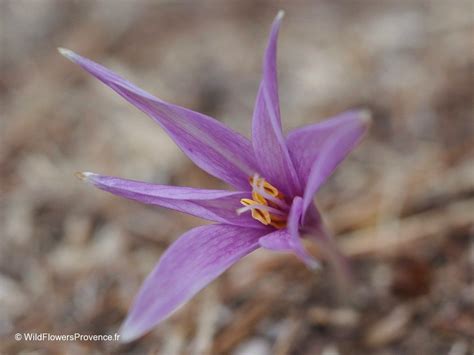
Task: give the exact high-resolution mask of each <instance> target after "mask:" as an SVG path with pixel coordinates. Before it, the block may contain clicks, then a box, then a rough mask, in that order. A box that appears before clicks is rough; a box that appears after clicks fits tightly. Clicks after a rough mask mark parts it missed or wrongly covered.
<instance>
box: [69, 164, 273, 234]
mask: <svg viewBox="0 0 474 355" xmlns="http://www.w3.org/2000/svg"><path fill="white" fill-rule="evenodd" d="M78 176H79V177H80V178H81V179H83V180H85V181H87V182H90V183H91V184H93V185H94V186H96V187H97V188H99V189H101V190H104V191H107V192H110V193H113V194H114V195H117V196H121V197H125V198H128V199H131V200H136V201H139V202H142V203H146V204H150V205H157V206H161V207H166V208H171V209H173V210H176V211H180V212H185V213H188V214H191V215H193V216H197V217H200V218H204V219H207V220H210V221H214V222H219V223H226V224H232V225H238V226H244V227H248V228H258V229H262V228H265V226H264V225H263V224H261V223H259V222H257V221H256V220H254V219H253V218H251V217H250V215H248V214H244V215H240V216H239V215H238V214H237V212H236V211H237V209H238V208H240V207H242V205H241V204H240V200H241V199H242V198H248V197H249V196H250V193H249V192H232V191H223V190H203V189H195V188H191V187H178V186H167V185H156V184H150V183H146V182H140V181H135V180H128V179H121V178H118V177H113V176H104V175H99V174H94V173H88V172H84V173H78Z"/></svg>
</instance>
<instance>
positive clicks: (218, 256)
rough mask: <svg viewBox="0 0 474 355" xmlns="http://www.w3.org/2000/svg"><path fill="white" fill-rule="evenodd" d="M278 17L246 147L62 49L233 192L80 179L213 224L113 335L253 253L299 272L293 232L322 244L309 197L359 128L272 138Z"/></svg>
mask: <svg viewBox="0 0 474 355" xmlns="http://www.w3.org/2000/svg"><path fill="white" fill-rule="evenodd" d="M282 17H283V12H280V13H279V14H278V15H277V17H276V18H275V21H274V23H273V25H272V29H271V33H270V39H269V43H268V47H267V49H266V52H265V57H264V63H263V77H262V80H261V82H260V87H259V89H258V94H257V100H256V104H255V110H254V114H253V122H252V140H248V139H247V138H245V137H243V136H242V135H240V134H239V133H237V132H234V131H233V130H231V129H229V128H228V127H226V126H225V125H223V124H222V123H220V122H219V121H217V120H215V119H213V118H211V117H208V116H206V115H203V114H200V113H197V112H193V111H191V110H188V109H185V108H182V107H179V106H176V105H173V104H170V103H167V102H164V101H162V100H160V99H158V98H156V97H154V96H152V95H151V94H149V93H147V92H145V91H143V90H141V89H139V88H138V87H136V86H135V85H133V84H131V83H130V82H128V81H126V80H125V79H123V78H121V77H120V76H118V75H117V74H115V73H113V72H112V71H110V70H108V69H106V68H104V67H102V66H101V65H99V64H97V63H94V62H92V61H91V60H89V59H86V58H83V57H81V56H79V55H77V54H75V53H73V52H72V51H69V50H66V49H59V51H60V52H61V54H63V55H64V56H65V57H66V58H68V59H70V60H71V61H73V62H74V63H77V64H79V65H80V66H81V67H82V68H83V69H85V70H86V71H87V72H89V73H90V74H92V75H93V76H95V77H96V78H97V79H99V80H100V81H102V82H103V83H104V84H106V85H107V86H109V87H110V88H112V89H113V90H114V91H116V92H117V93H118V94H119V95H120V96H122V97H123V98H125V99H126V100H127V101H128V102H130V103H131V104H133V105H134V106H136V107H137V108H138V109H140V110H141V111H143V112H145V113H146V114H147V115H148V116H150V117H151V118H152V119H153V120H155V121H156V122H157V123H158V124H159V125H160V126H161V127H162V128H163V129H164V130H165V131H166V132H167V133H168V134H169V135H170V136H171V138H172V139H173V140H174V141H175V142H176V144H177V145H178V146H179V147H180V148H181V149H182V150H183V151H184V153H185V154H186V155H187V156H188V157H189V158H190V159H191V160H192V161H193V162H194V163H196V164H197V165H198V166H199V167H200V168H201V169H203V170H205V171H207V172H208V173H209V174H211V175H213V176H215V177H217V178H219V179H221V180H223V181H225V182H226V183H228V184H229V185H231V186H233V187H234V188H235V189H236V191H222V190H202V189H195V188H190V187H175V186H165V185H154V184H149V183H144V182H139V181H134V180H127V179H121V178H117V177H111V176H103V175H99V174H94V173H80V174H79V176H80V177H81V178H82V179H84V180H85V181H87V182H89V183H91V184H93V185H94V186H96V187H98V188H99V189H102V190H105V191H108V192H111V193H113V194H116V195H119V196H123V197H126V198H129V199H133V200H137V201H140V202H143V203H147V204H151V205H157V206H162V207H167V208H172V209H174V210H177V211H181V212H185V213H189V214H191V215H194V216H198V217H201V218H204V219H207V220H210V221H213V222H216V223H215V224H210V225H204V226H201V227H197V228H194V229H192V230H190V231H188V232H187V233H185V234H184V235H182V236H181V237H180V238H179V239H178V240H177V241H176V242H175V243H174V244H173V245H171V247H169V249H168V250H167V251H166V252H165V253H164V254H163V255H162V257H161V259H160V261H159V262H158V265H157V266H156V267H155V269H154V270H153V271H152V272H151V274H150V275H149V276H148V277H147V279H146V280H145V282H144V284H143V286H142V288H141V290H140V292H139V293H138V296H137V297H136V299H135V302H134V305H133V307H132V310H131V312H130V313H129V315H128V317H127V319H126V320H125V322H124V324H123V326H122V329H121V334H122V340H123V341H131V340H134V339H136V338H138V337H140V336H141V335H143V334H144V333H146V332H147V331H149V330H150V329H151V328H152V327H154V326H155V325H157V324H158V323H159V322H161V321H163V320H164V319H166V318H168V317H169V316H170V315H171V314H172V313H173V312H174V311H175V310H176V309H177V308H178V307H180V306H181V305H183V304H184V303H185V302H187V301H188V300H189V299H190V298H192V297H193V296H194V295H195V294H196V293H197V292H199V291H200V290H201V289H202V288H203V287H205V286H206V285H207V284H208V283H210V282H211V281H212V280H214V279H215V278H217V277H218V276H219V275H220V274H222V273H223V272H224V271H225V270H226V269H227V268H228V267H230V266H231V265H232V264H234V263H235V262H237V261H238V260H239V259H241V258H242V257H243V256H245V255H247V254H249V253H251V252H252V251H254V250H256V249H258V248H260V247H263V248H266V249H271V250H277V251H288V252H292V253H294V254H295V255H296V256H298V257H299V258H300V259H301V260H302V261H303V262H304V263H306V264H307V265H308V266H309V267H311V268H315V267H317V266H318V265H319V264H318V262H317V261H316V260H315V259H314V258H313V257H312V256H311V255H310V254H308V253H307V252H306V250H305V249H304V247H303V244H302V242H301V237H300V236H301V235H302V234H305V235H309V236H310V237H312V238H313V240H315V241H325V242H326V244H327V241H328V236H327V235H326V234H325V232H324V228H323V225H322V221H321V218H320V215H319V212H318V210H317V208H316V206H315V204H314V203H313V197H314V195H315V194H316V192H317V191H318V190H319V189H320V187H321V186H322V184H323V183H324V182H325V181H326V179H327V178H328V177H329V176H330V175H331V174H332V173H333V171H334V170H335V168H336V167H337V165H338V164H339V163H340V162H341V161H342V160H343V159H344V158H345V157H346V156H347V155H348V154H349V153H350V151H351V150H352V149H354V147H355V146H356V144H357V143H358V142H359V141H360V139H361V137H362V135H363V134H364V132H365V131H366V130H367V127H368V123H369V119H368V115H367V113H366V112H365V111H350V112H346V113H343V114H341V115H339V116H337V117H334V118H331V119H329V120H326V121H324V122H322V123H317V124H313V125H309V126H306V127H303V128H299V129H296V130H294V131H292V132H290V133H289V134H287V135H286V136H284V135H283V133H282V128H281V121H280V108H279V98H278V84H277V72H276V47H277V37H278V32H279V29H280V23H281V20H282Z"/></svg>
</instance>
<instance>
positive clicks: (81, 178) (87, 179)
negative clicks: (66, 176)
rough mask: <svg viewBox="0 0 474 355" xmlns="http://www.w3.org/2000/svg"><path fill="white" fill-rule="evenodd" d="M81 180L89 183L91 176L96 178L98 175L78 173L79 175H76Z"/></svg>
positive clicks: (84, 172)
mask: <svg viewBox="0 0 474 355" xmlns="http://www.w3.org/2000/svg"><path fill="white" fill-rule="evenodd" d="M74 175H75V176H76V177H77V178H78V179H79V180H82V181H86V182H88V181H89V179H90V177H91V176H94V175H96V174H94V173H90V172H87V171H78V172H77V173H75V174H74Z"/></svg>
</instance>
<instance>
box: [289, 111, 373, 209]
mask: <svg viewBox="0 0 474 355" xmlns="http://www.w3.org/2000/svg"><path fill="white" fill-rule="evenodd" d="M369 122H370V117H369V116H368V114H367V112H366V111H359V112H357V113H356V112H352V113H347V114H345V115H341V116H339V117H337V118H334V119H333V120H328V121H325V122H322V123H320V124H316V125H312V126H308V127H304V128H301V129H299V130H296V131H294V132H292V133H291V134H290V135H289V137H288V141H289V143H288V144H289V147H291V148H290V149H291V151H292V155H293V160H294V161H295V163H296V164H297V166H298V170H299V172H300V174H301V176H303V177H304V176H306V178H305V180H306V186H305V191H304V197H303V199H304V202H303V211H304V212H303V214H304V213H305V212H306V210H307V208H308V207H309V205H310V204H311V201H312V199H313V197H314V195H315V194H316V192H317V191H318V190H319V188H320V187H321V186H322V185H323V184H324V182H325V181H326V180H327V179H328V177H329V176H331V174H332V173H333V172H334V170H335V169H336V167H337V166H338V165H339V163H341V162H342V161H343V160H344V158H345V157H346V156H347V155H348V154H349V153H350V152H351V151H352V150H353V149H354V148H355V146H356V145H357V144H358V143H359V142H360V140H361V138H362V136H363V134H364V133H365V132H366V131H367V128H368V125H369ZM290 142H291V143H290ZM309 166H310V168H309V170H308V167H309Z"/></svg>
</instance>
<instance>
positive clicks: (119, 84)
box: [60, 49, 257, 189]
mask: <svg viewBox="0 0 474 355" xmlns="http://www.w3.org/2000/svg"><path fill="white" fill-rule="evenodd" d="M60 52H61V54H63V55H64V56H65V57H67V58H68V59H70V60H71V61H73V62H74V63H77V64H79V65H80V66H81V67H82V68H83V69H85V70H86V71H87V72H89V73H90V74H92V75H93V76H95V77H96V78H97V79H99V80H100V81H102V82H103V83H104V84H106V85H107V86H109V87H110V88H112V89H113V90H114V91H116V92H117V93H118V94H119V95H120V96H122V97H123V98H125V99H126V100H127V101H128V102H130V103H131V104H132V105H134V106H135V107H137V108H138V109H139V110H141V111H143V112H144V113H146V114H147V115H148V116H150V117H151V118H152V119H153V120H155V121H156V122H157V123H158V124H159V125H160V126H161V127H162V128H163V129H164V130H165V131H166V132H167V133H168V134H169V135H170V136H171V138H172V139H173V140H174V141H175V142H176V144H177V145H178V146H179V147H180V148H181V149H182V150H183V152H184V153H185V154H186V155H187V156H188V157H189V158H190V159H191V160H192V161H193V162H194V163H196V165H198V166H199V167H200V168H201V169H203V170H205V171H207V172H208V173H209V174H211V175H214V176H215V177H218V178H220V179H222V180H223V181H225V182H227V183H229V184H231V185H232V186H234V187H237V188H241V189H244V188H245V189H248V188H249V184H248V178H249V176H252V175H253V174H254V173H255V172H256V171H257V170H256V166H257V165H256V163H255V158H254V154H253V151H252V146H251V143H250V141H249V140H248V139H247V138H245V137H243V136H242V135H240V134H238V133H237V132H235V131H233V130H231V129H230V128H228V127H226V126H225V125H223V124H222V123H220V122H219V121H217V120H215V119H213V118H211V117H209V116H206V115H203V114H200V113H197V112H194V111H191V110H188V109H185V108H182V107H179V106H176V105H173V104H170V103H167V102H164V101H162V100H160V99H158V98H156V97H154V96H152V95H151V94H149V93H147V92H146V91H144V90H142V89H140V88H138V87H136V86H135V85H133V84H132V83H130V82H128V81H126V80H125V79H123V78H121V77H120V76H118V75H117V74H115V73H114V72H112V71H110V70H109V69H107V68H105V67H103V66H101V65H99V64H97V63H94V62H93V61H91V60H89V59H87V58H84V57H81V56H79V55H78V54H76V53H74V52H72V51H70V50H67V49H60Z"/></svg>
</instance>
